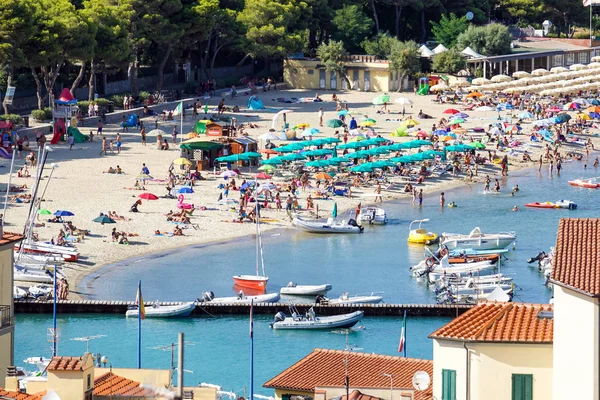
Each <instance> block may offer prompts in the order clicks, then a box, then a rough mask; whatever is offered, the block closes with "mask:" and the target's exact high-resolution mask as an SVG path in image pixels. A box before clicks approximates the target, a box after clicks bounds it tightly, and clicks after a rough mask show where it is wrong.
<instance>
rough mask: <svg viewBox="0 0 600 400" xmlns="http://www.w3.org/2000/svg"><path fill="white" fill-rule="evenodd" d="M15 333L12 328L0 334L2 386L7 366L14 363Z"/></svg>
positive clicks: (0, 382)
mask: <svg viewBox="0 0 600 400" xmlns="http://www.w3.org/2000/svg"><path fill="white" fill-rule="evenodd" d="M11 292H12V290H11ZM13 335H14V332H13V331H12V330H11V331H7V332H6V333H5V334H3V335H0V387H4V379H5V378H6V367H8V366H11V365H14V362H13V359H12V357H13V349H12V347H13Z"/></svg>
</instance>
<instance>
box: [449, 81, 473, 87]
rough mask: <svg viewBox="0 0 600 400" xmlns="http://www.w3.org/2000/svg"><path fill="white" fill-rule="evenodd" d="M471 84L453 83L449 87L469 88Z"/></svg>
mask: <svg viewBox="0 0 600 400" xmlns="http://www.w3.org/2000/svg"><path fill="white" fill-rule="evenodd" d="M469 86H471V83H470V82H469V81H454V82H452V83H451V84H450V87H453V88H455V87H469Z"/></svg>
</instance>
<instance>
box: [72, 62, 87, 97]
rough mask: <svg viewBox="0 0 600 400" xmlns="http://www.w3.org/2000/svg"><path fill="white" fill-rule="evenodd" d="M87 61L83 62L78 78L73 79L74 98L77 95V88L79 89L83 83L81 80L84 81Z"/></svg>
mask: <svg viewBox="0 0 600 400" xmlns="http://www.w3.org/2000/svg"><path fill="white" fill-rule="evenodd" d="M85 64H86V63H85V61H82V62H81V68H79V73H78V74H77V78H75V80H74V81H73V84H72V85H71V89H70V91H71V96H73V97H74V98H75V97H77V96H75V90H77V88H78V87H79V85H80V84H81V81H83V77H84V75H85Z"/></svg>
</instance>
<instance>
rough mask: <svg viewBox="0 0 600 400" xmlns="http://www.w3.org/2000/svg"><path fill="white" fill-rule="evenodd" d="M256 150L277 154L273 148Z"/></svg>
mask: <svg viewBox="0 0 600 400" xmlns="http://www.w3.org/2000/svg"><path fill="white" fill-rule="evenodd" d="M258 152H259V153H262V154H279V153H278V152H276V151H275V150H273V149H260V150H259V151H258Z"/></svg>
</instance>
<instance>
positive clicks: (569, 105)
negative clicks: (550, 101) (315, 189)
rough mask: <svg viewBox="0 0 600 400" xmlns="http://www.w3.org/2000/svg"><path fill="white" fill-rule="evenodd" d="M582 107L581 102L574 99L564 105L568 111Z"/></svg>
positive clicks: (564, 108)
mask: <svg viewBox="0 0 600 400" xmlns="http://www.w3.org/2000/svg"><path fill="white" fill-rule="evenodd" d="M580 108H581V105H580V104H579V103H575V102H574V101H572V102H570V103H567V104H565V105H564V106H563V110H565V111H568V110H579V109H580Z"/></svg>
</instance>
